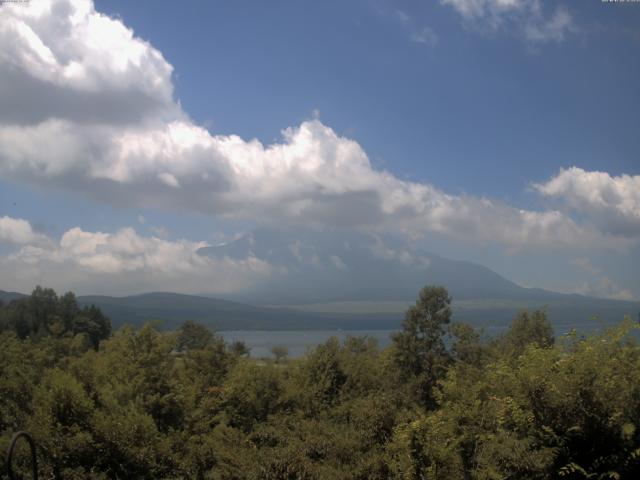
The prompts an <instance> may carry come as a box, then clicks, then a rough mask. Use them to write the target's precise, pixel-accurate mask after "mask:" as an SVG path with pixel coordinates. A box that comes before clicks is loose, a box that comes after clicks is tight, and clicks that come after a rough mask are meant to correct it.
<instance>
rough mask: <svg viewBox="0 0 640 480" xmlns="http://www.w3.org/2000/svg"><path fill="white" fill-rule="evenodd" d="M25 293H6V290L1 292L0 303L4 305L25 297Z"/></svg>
mask: <svg viewBox="0 0 640 480" xmlns="http://www.w3.org/2000/svg"><path fill="white" fill-rule="evenodd" d="M24 296H25V295H24V294H23V293H18V292H5V291H4V290H0V301H1V302H2V303H9V302H10V301H12V300H17V299H19V298H22V297H24Z"/></svg>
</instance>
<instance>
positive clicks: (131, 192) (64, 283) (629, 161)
mask: <svg viewBox="0 0 640 480" xmlns="http://www.w3.org/2000/svg"><path fill="white" fill-rule="evenodd" d="M0 46H1V47H2V48H0V289H4V290H18V291H29V290H31V289H32V288H33V287H34V286H35V285H36V284H43V285H47V286H53V287H54V288H56V289H58V290H60V291H64V290H74V291H76V292H78V293H104V294H119V295H123V294H127V293H139V292H143V291H152V290H171V291H180V292H189V293H195V292H199V293H202V292H207V293H213V294H219V295H222V296H224V295H225V294H233V293H236V292H239V291H242V290H243V289H247V288H249V287H250V286H251V285H253V284H255V283H256V282H269V281H273V279H274V278H277V276H278V275H282V274H283V272H282V271H281V269H280V268H279V266H278V265H272V264H270V263H269V262H268V261H266V260H265V259H262V258H259V257H257V256H255V255H248V256H247V257H246V258H243V259H237V258H234V259H230V258H224V259H214V258H207V257H203V256H202V255H199V254H198V253H197V251H198V249H200V248H202V247H204V246H211V245H217V244H220V243H224V242H229V241H232V240H233V239H234V238H237V237H238V236H240V235H242V234H246V233H247V232H250V231H252V229H255V228H258V227H260V226H263V225H268V226H269V227H271V228H278V227H283V228H284V227H286V228H287V231H291V228H292V227H293V228H301V229H302V228H305V229H306V228H312V229H322V230H332V231H336V232H338V234H339V232H341V231H342V232H346V231H350V230H354V231H358V232H365V233H366V234H369V235H375V236H376V238H391V237H393V238H394V239H395V243H394V245H397V244H398V243H397V242H398V241H400V242H403V244H404V245H405V246H406V247H403V248H407V249H412V248H418V247H420V248H427V249H429V250H430V251H432V252H434V253H436V254H440V255H443V256H447V257H451V258H456V259H465V260H470V261H473V262H477V263H480V264H483V265H486V266H487V267H489V268H491V269H493V270H495V271H496V272H498V273H500V274H502V275H504V276H505V277H507V278H509V279H511V280H513V281H515V282H517V283H519V284H520V285H523V286H536V287H542V288H548V289H552V290H557V291H562V292H576V293H583V294H589V295H595V296H600V297H606V298H619V299H640V275H639V274H638V265H640V136H639V135H638V127H639V126H640V108H639V107H640V90H639V89H638V78H640V54H639V53H640V3H634V2H616V3H613V2H602V1H600V0H585V1H582V2H569V1H565V2H562V1H558V2H556V1H541V0H439V1H438V0H435V1H429V0H420V1H417V0H416V1H390V0H369V1H365V0H352V1H348V2H345V1H329V0H327V1H324V2H313V1H272V2H259V1H251V2H250V1H243V0H238V1H210V2H204V1H186V2H164V1H157V0H155V1H143V0H140V1H136V2H126V1H106V0H104V1H103V0H97V1H96V2H95V3H93V2H91V1H89V0H55V1H49V0H30V1H26V2H2V1H0ZM340 261H341V264H343V265H344V266H346V267H348V265H349V259H348V258H345V259H340ZM285 273H286V272H285Z"/></svg>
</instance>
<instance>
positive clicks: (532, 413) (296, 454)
mask: <svg viewBox="0 0 640 480" xmlns="http://www.w3.org/2000/svg"><path fill="white" fill-rule="evenodd" d="M450 302H451V299H450V297H449V295H448V293H447V292H446V290H444V289H442V288H437V287H426V288H425V289H423V291H422V292H421V293H420V297H419V298H418V301H417V302H416V305H415V306H414V307H412V308H411V309H410V310H409V311H408V312H407V315H406V319H405V322H404V323H403V329H402V331H400V332H399V333H398V334H397V335H395V336H394V338H393V344H392V346H391V347H389V348H387V349H385V350H380V349H379V348H378V347H377V345H376V343H375V342H374V341H373V340H371V339H368V338H349V339H347V340H346V341H345V342H343V343H342V344H341V343H340V342H338V341H337V340H336V339H331V340H329V341H328V342H326V343H325V344H323V345H320V346H318V347H317V348H315V349H314V350H312V351H310V352H309V354H308V355H306V356H305V357H303V358H301V359H286V352H285V351H277V352H274V355H275V356H276V357H277V362H276V361H271V360H266V359H252V358H250V357H248V355H247V353H248V352H247V349H246V348H245V347H244V345H242V344H234V345H226V344H225V343H224V342H223V341H222V340H221V339H220V338H219V337H218V336H216V335H214V334H212V333H211V332H209V331H208V330H207V329H206V328H203V327H202V326H200V325H198V324H195V323H193V322H186V323H185V324H184V325H183V327H182V328H181V329H180V330H179V331H177V332H170V333H166V332H165V333H161V332H159V331H157V330H156V329H155V328H154V327H153V326H152V325H146V326H144V327H143V328H140V329H133V328H122V329H120V330H118V331H116V332H115V333H113V334H111V335H110V334H109V328H108V321H107V319H105V318H104V316H103V315H102V314H101V313H100V312H99V310H97V309H91V308H87V309H79V308H78V307H77V305H76V304H75V299H74V297H73V295H72V294H66V295H63V296H62V297H57V296H56V295H55V293H53V292H52V291H51V290H44V289H36V291H34V293H33V295H32V296H31V297H29V298H28V299H24V300H20V301H17V302H12V303H11V304H9V305H6V306H4V307H2V308H0V328H1V329H2V332H1V333H0V379H1V382H0V435H1V436H0V447H6V445H7V443H8V441H9V438H10V436H11V434H12V433H13V432H14V431H16V430H20V429H24V430H28V431H30V432H32V433H33V435H34V437H35V438H36V440H37V442H38V444H39V445H41V446H42V452H41V458H43V460H44V465H43V466H42V470H43V474H44V475H45V477H44V478H50V477H51V475H52V472H53V469H54V468H56V469H58V471H59V472H60V474H61V477H62V478H63V479H108V478H118V479H125V478H127V479H131V478H140V479H160V478H174V479H177V478H180V479H182V478H185V479H186V478H193V479H263V480H268V479H273V480H275V479H292V480H293V479H363V480H364V479H373V480H374V479H543V478H564V479H580V478H601V479H605V478H607V479H608V478H622V479H625V478H640V429H639V428H638V427H640V346H639V345H638V344H637V343H636V341H635V340H634V336H633V332H632V330H634V329H636V328H637V327H638V326H637V324H634V323H633V322H632V321H631V320H630V319H625V320H624V321H623V322H622V323H621V324H620V325H619V326H617V327H616V328H614V329H611V330H608V331H606V332H604V333H602V334H600V335H594V336H591V337H588V338H581V337H578V336H577V335H575V334H570V335H568V336H566V337H562V338H560V339H557V340H554V338H553V335H552V330H551V327H550V326H549V323H548V321H547V319H546V315H545V313H544V312H533V313H531V314H529V313H527V312H523V313H521V314H520V315H518V317H517V318H516V319H514V322H513V325H512V327H511V329H510V330H509V331H508V332H507V333H505V334H504V335H502V336H500V337H498V338H495V339H490V340H483V338H482V336H481V335H480V334H479V333H478V332H476V331H475V330H474V329H473V328H472V327H470V326H468V325H464V324H451V323H450ZM447 335H449V336H450V338H446V336H447Z"/></svg>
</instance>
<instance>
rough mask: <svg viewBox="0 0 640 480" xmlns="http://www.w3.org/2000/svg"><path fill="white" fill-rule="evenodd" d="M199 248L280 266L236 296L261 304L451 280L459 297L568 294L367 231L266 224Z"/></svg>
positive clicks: (401, 291) (523, 298) (398, 296)
mask: <svg viewBox="0 0 640 480" xmlns="http://www.w3.org/2000/svg"><path fill="white" fill-rule="evenodd" d="M198 253H199V254H200V255H205V256H209V257H214V258H218V259H221V258H224V257H228V258H232V259H245V258H247V257H251V256H254V257H257V258H259V259H261V260H264V261H266V262H268V263H269V264H270V265H272V266H274V267H275V270H276V272H282V273H276V274H275V275H274V278H273V281H269V282H264V284H262V285H258V286H255V287H253V288H252V289H251V290H248V291H246V292H244V294H243V295H242V296H239V297H237V299H239V300H244V301H250V302H251V303H259V304H260V303H261V304H308V303H323V302H344V301H372V300H376V301H403V300H414V299H415V298H416V294H417V292H418V291H419V290H420V288H422V287H423V286H424V285H427V284H438V285H444V286H446V287H447V289H448V290H449V292H450V293H451V295H452V296H453V297H454V299H456V300H472V299H483V300H486V299H499V300H515V301H520V302H530V301H535V302H536V303H540V302H544V301H547V300H558V299H567V298H568V296H567V295H563V294H560V293H556V292H551V291H547V290H542V289H538V288H524V287H521V286H520V285H517V284H515V283H514V282H511V281H510V280H507V279H506V278H504V277H502V276H501V275H499V274H497V273H496V272H494V271H492V270H490V269H489V268H487V267H484V266H482V265H478V264H475V263H472V262H468V261H461V260H451V259H447V258H443V257H440V256H438V255H435V254H433V253H431V252H428V251H425V250H423V249H420V248H415V247H413V246H411V245H408V244H406V243H403V242H401V241H400V240H398V239H393V238H384V239H383V238H381V237H380V236H377V235H369V234H364V233H353V232H346V231H335V230H334V231H327V230H313V229H309V228H307V229H296V230H287V229H278V230H275V229H269V228H262V229H259V230H256V231H254V232H252V233H249V234H247V235H244V236H242V237H240V238H238V239H236V240H234V241H233V242H230V243H228V244H225V245H219V246H215V247H205V248H201V249H200V250H198ZM573 297H575V298H578V297H580V296H573ZM573 297H572V298H573Z"/></svg>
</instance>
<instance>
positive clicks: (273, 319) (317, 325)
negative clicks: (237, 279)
mask: <svg viewBox="0 0 640 480" xmlns="http://www.w3.org/2000/svg"><path fill="white" fill-rule="evenodd" d="M78 302H79V303H80V304H81V305H96V306H97V307H100V309H101V310H102V311H103V312H104V313H105V314H106V315H108V316H109V317H110V318H111V320H112V324H113V326H114V327H116V328H117V327H119V326H121V325H124V324H131V325H141V324H143V323H145V322H147V321H150V320H160V321H161V322H162V326H163V327H164V328H167V329H172V328H176V327H177V326H179V325H180V324H181V323H182V322H183V321H185V320H195V321H198V322H200V323H203V324H205V325H207V326H209V327H211V328H213V329H215V330H289V329H290V330H297V329H320V330H321V329H332V328H345V329H346V328H354V329H367V328H383V329H386V328H395V327H397V325H398V322H399V318H400V315H398V314H384V315H375V314H366V315H350V314H324V313H308V312H302V311H299V310H294V309H277V308H268V307H255V306H252V305H247V304H242V303H237V302H230V301H226V300H219V299H213V298H208V297H199V296H195V295H181V294H177V293H161V292H156V293H147V294H143V295H133V296H129V297H107V296H101V295H89V296H80V297H78Z"/></svg>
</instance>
